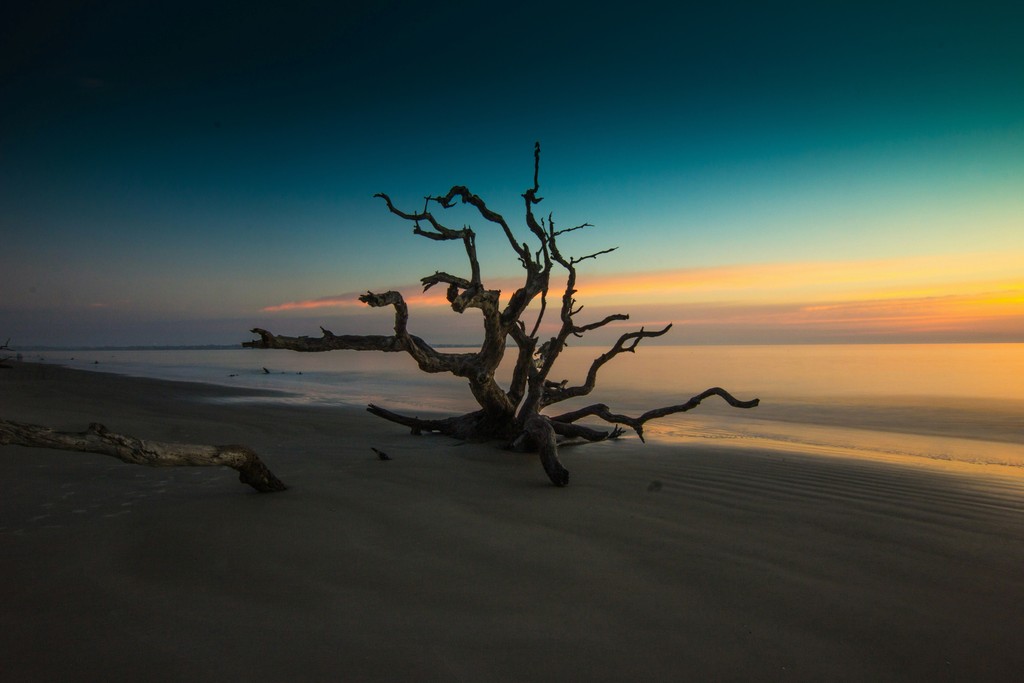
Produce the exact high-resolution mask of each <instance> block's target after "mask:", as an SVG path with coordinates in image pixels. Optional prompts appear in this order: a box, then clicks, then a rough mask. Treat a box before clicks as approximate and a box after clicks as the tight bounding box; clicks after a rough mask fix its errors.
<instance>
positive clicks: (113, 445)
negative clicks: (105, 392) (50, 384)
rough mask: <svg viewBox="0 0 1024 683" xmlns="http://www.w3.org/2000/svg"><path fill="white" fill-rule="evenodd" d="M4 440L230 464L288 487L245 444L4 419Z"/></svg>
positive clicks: (247, 478) (146, 458) (263, 481)
mask: <svg viewBox="0 0 1024 683" xmlns="http://www.w3.org/2000/svg"><path fill="white" fill-rule="evenodd" d="M0 444H3V445H7V444H11V445H15V446H28V447H30V448H56V449H60V450H65V451H81V452H85V453H99V454H101V455H109V456H111V457H114V458H117V459H118V460H121V461H122V462H126V463H128V464H131V465H148V466H150V467H204V466H205V467H219V466H223V467H230V468H232V469H234V470H237V471H238V479H239V481H241V482H242V483H243V484H248V485H249V486H251V487H253V488H254V489H256V490H257V491H261V492H271V491H284V490H285V489H286V488H287V487H286V486H285V485H284V484H283V483H282V482H281V480H280V479H278V478H277V477H276V476H274V474H273V472H271V471H270V470H269V469H268V468H267V466H266V465H264V464H263V461H262V460H260V458H259V456H258V455H256V453H255V452H254V451H253V450H252V449H250V448H246V447H245V446H238V445H229V446H207V445H195V444H182V443H161V442H158V441H143V440H142V439H138V438H136V437H134V436H127V435H125V434H115V433H114V432H111V431H108V430H107V428H106V427H104V426H103V425H101V424H99V423H95V422H94V423H92V424H90V425H89V428H88V429H87V430H86V431H84V432H58V431H55V430H53V429H50V428H49V427H42V426H40V425H33V424H27V423H24V422H11V421H9V420H0Z"/></svg>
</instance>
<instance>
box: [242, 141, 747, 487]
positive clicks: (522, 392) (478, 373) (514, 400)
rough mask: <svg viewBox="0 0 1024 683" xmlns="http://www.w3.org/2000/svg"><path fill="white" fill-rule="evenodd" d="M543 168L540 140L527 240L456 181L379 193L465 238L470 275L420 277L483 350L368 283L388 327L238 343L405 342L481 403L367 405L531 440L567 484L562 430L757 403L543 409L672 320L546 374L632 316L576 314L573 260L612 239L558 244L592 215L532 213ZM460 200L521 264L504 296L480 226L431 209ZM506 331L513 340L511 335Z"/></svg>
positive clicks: (340, 345) (437, 424)
mask: <svg viewBox="0 0 1024 683" xmlns="http://www.w3.org/2000/svg"><path fill="white" fill-rule="evenodd" d="M539 172H540V144H539V143H538V144H537V145H536V146H535V148H534V171H533V186H532V187H531V188H529V189H528V190H526V192H524V193H523V195H522V197H523V200H524V208H525V219H526V228H527V229H528V231H529V233H530V238H531V239H532V241H533V242H534V244H533V246H531V245H530V244H529V242H525V241H520V239H519V238H518V237H516V235H515V233H513V231H512V228H511V227H509V224H508V222H507V221H506V220H505V218H504V217H503V216H501V215H500V214H498V213H496V212H494V211H492V210H491V209H490V208H488V206H487V204H486V203H485V202H484V200H483V199H481V198H480V197H479V196H477V195H475V194H473V193H472V192H470V190H469V188H467V187H465V186H462V185H456V186H454V187H452V188H451V189H450V190H448V192H447V193H446V194H444V195H439V196H428V197H426V198H425V201H424V207H423V210H422V211H419V212H412V213H410V212H406V211H402V210H401V209H399V208H397V207H396V206H395V205H394V204H393V203H392V201H391V198H390V197H389V196H388V195H386V194H377V195H375V196H376V197H379V198H381V199H383V200H384V202H385V204H386V205H387V208H388V210H389V211H390V212H391V213H392V214H394V215H396V216H398V217H399V218H401V219H402V220H405V221H409V222H410V223H412V225H413V233H414V234H416V235H419V236H421V237H425V238H427V239H430V240H435V241H439V242H445V241H449V242H461V243H462V247H463V248H464V249H465V251H466V259H467V261H468V266H469V274H468V277H463V276H459V275H452V274H450V273H445V272H435V273H433V274H432V275H427V276H426V277H423V278H421V282H422V283H423V290H424V291H426V290H428V289H430V288H431V287H435V286H438V285H440V286H443V287H446V289H447V295H446V298H447V300H448V303H449V304H450V305H451V308H452V310H453V311H455V312H456V313H460V314H461V313H464V312H465V311H467V310H469V309H476V310H478V311H479V312H480V315H481V317H482V323H483V329H484V340H483V343H482V344H481V346H480V350H479V351H476V352H475V353H442V352H440V351H438V350H437V349H435V348H433V347H432V346H431V345H430V344H428V343H427V342H426V341H424V340H423V339H421V338H420V337H417V336H415V335H413V334H411V333H410V332H409V330H408V329H407V323H408V319H409V312H408V308H407V306H406V303H405V300H404V299H403V297H402V294H401V293H399V292H396V291H388V292H383V293H373V292H367V293H366V294H363V295H362V296H360V297H359V300H360V301H362V302H363V303H365V304H366V305H368V306H371V307H374V308H384V307H389V306H390V307H392V308H393V309H394V313H395V324H394V331H395V333H394V334H393V335H388V336H385V335H336V334H334V333H332V332H330V331H328V330H326V329H324V328H322V327H321V328H320V329H321V332H322V335H321V336H320V337H306V336H303V337H286V336H281V335H276V334H272V333H271V332H268V331H267V330H264V329H260V328H255V329H253V330H252V332H253V333H255V334H258V335H259V339H255V340H253V341H249V342H244V343H243V346H247V347H252V348H265V349H290V350H293V351H331V350H335V349H350V350H356V351H393V352H404V353H407V354H409V355H410V356H412V358H413V359H414V360H415V361H416V363H417V365H418V366H419V368H420V369H421V370H423V371H424V372H429V373H439V372H448V373H451V374H453V375H456V376H458V377H462V378H464V379H466V380H468V382H469V388H470V391H471V392H472V395H473V398H474V399H476V402H477V403H478V404H479V406H480V408H479V410H475V411H473V412H470V413H466V414H464V415H458V416H453V417H448V418H444V419H420V418H418V417H410V416H406V415H399V414H397V413H393V412H391V411H389V410H385V409H384V408H381V407H379V406H376V405H370V406H369V407H368V408H367V409H368V410H369V411H370V412H371V413H373V414H374V415H377V416H379V417H382V418H384V419H386V420H390V421H392V422H396V423H398V424H401V425H405V426H406V427H409V428H410V429H411V430H412V432H413V433H414V434H419V433H422V432H440V433H441V434H446V435H448V436H452V437H455V438H458V439H468V440H485V439H504V440H507V441H509V442H510V443H511V444H512V445H513V446H514V447H516V448H518V449H525V450H537V451H538V452H539V453H540V457H541V461H542V463H543V465H544V470H545V471H546V472H547V474H548V477H550V479H551V481H552V482H553V483H554V484H555V485H557V486H565V485H566V484H567V483H568V481H569V473H568V471H567V470H566V469H565V468H564V467H562V465H561V463H560V462H559V461H558V448H557V444H558V441H559V440H560V439H585V440H588V441H601V440H604V439H609V438H615V437H618V436H619V435H620V434H621V433H622V430H621V428H620V427H619V426H618V425H626V426H628V427H630V428H632V429H633V430H634V431H635V432H636V434H637V436H639V437H640V439H641V440H643V426H644V423H646V422H647V421H648V420H652V419H655V418H659V417H664V416H666V415H671V414H673V413H680V412H684V411H687V410H690V409H691V408H694V407H696V406H697V405H699V404H700V402H701V401H702V400H703V399H705V398H708V397H710V396H719V397H721V398H723V399H725V401H727V402H728V403H729V404H730V405H732V406H734V407H737V408H753V407H754V406H756V405H757V404H758V399H753V400H750V401H740V400H737V399H735V398H733V396H732V395H730V394H729V392H727V391H725V390H724V389H721V388H718V387H715V388H712V389H708V390H706V391H704V392H703V393H701V394H698V395H697V396H694V397H692V398H690V399H689V400H687V401H685V402H684V403H681V404H678V405H673V406H666V407H663V408H658V409H655V410H650V411H648V412H646V413H643V414H642V415H639V416H637V417H630V416H626V415H619V414H616V413H613V412H611V410H610V409H609V408H608V406H606V405H604V404H601V403H597V404H594V405H591V406H588V407H586V408H581V409H579V410H574V411H571V412H567V413H562V414H560V415H548V414H546V413H544V412H543V411H545V410H546V409H548V408H550V407H551V406H554V405H556V404H558V403H561V402H562V401H565V400H567V399H571V398H577V397H580V396H586V395H588V394H590V392H591V391H593V390H594V387H595V386H596V383H597V375H598V372H599V371H600V369H601V368H602V367H603V366H604V365H605V363H607V362H609V361H610V360H612V359H613V358H615V356H617V355H619V354H620V353H633V352H634V351H635V350H636V347H637V345H638V344H639V343H640V342H641V341H643V340H644V339H649V338H652V337H660V336H662V335H663V334H665V333H666V332H668V331H669V329H671V327H672V325H671V324H669V325H667V326H665V327H664V328H662V329H659V330H645V329H644V328H642V327H641V328H640V329H639V330H637V331H634V332H628V333H626V334H623V335H622V336H621V337H619V339H618V341H616V342H615V343H614V344H613V345H612V347H611V348H610V349H609V350H608V351H607V352H605V353H604V354H602V355H601V356H599V357H598V358H596V359H595V360H594V361H593V363H592V364H591V365H590V370H589V371H588V372H587V376H586V378H585V379H584V380H583V382H582V383H581V384H578V385H570V384H569V382H568V380H561V381H553V380H551V379H550V377H551V373H552V370H553V368H554V365H555V361H556V360H557V359H558V356H559V354H560V353H561V352H562V350H563V349H564V348H565V347H566V343H567V341H568V340H569V338H570V337H582V336H583V335H584V334H586V333H587V332H591V331H593V330H597V329H599V328H602V327H604V326H606V325H608V324H610V323H613V322H616V321H621V320H628V319H629V316H628V315H625V314H614V315H609V316H607V317H605V318H604V319H602V320H597V321H594V322H589V323H586V324H581V323H579V322H577V316H578V314H579V313H580V311H581V310H582V306H577V304H576V299H575V298H574V295H575V294H576V276H577V272H576V267H577V265H579V264H580V263H582V262H583V261H586V260H588V259H595V258H597V257H599V256H602V255H604V254H608V253H610V252H612V251H614V250H615V248H611V249H603V250H601V251H596V252H594V253H591V254H587V255H585V256H568V255H566V254H563V253H562V251H561V250H560V248H559V238H560V237H561V236H562V235H565V234H566V233H570V232H574V231H576V230H582V229H584V228H588V227H591V225H590V224H589V223H584V224H582V225H577V226H575V227H570V228H563V229H558V228H556V227H555V222H554V220H553V218H552V216H551V214H549V215H548V217H547V219H545V218H543V217H539V218H538V217H537V215H536V214H535V213H534V209H535V207H536V206H537V205H538V204H539V203H540V202H541V199H542V198H541V197H539V196H538V194H537V193H538V192H539V191H540V184H539ZM460 202H461V203H462V204H467V205H469V206H471V207H472V208H473V209H475V210H476V212H477V213H479V215H480V217H481V218H482V219H483V220H484V221H486V222H487V223H490V224H492V225H493V226H494V228H496V229H497V230H498V231H500V233H501V234H503V235H504V237H505V239H506V240H507V241H508V245H509V247H510V248H511V249H512V251H513V252H514V253H515V255H516V258H517V259H518V261H519V264H520V266H521V267H522V269H523V271H524V276H523V284H522V286H521V287H519V288H518V289H517V290H516V291H515V292H513V293H512V295H511V296H510V297H508V299H507V300H506V301H502V298H501V292H500V291H499V290H495V289H488V288H487V287H486V286H485V285H484V282H483V279H482V276H481V273H480V263H479V261H478V259H477V250H476V237H477V236H476V233H475V232H474V231H473V230H472V229H471V228H469V227H468V226H466V227H463V228H461V229H458V230H456V229H453V228H449V227H446V226H445V225H443V224H442V223H441V221H440V220H439V219H438V218H437V216H435V215H434V213H432V212H431V209H432V208H434V207H436V208H439V209H442V210H444V209H450V208H452V207H453V206H456V205H457V204H458V203H460ZM556 273H562V274H563V275H564V276H565V285H564V287H561V289H560V292H561V300H560V303H559V304H558V305H557V307H553V308H556V309H557V314H556V315H557V316H558V320H557V324H558V331H557V332H556V334H555V335H554V336H553V337H550V338H548V339H546V340H544V341H543V342H542V341H541V340H540V338H539V336H538V332H539V330H540V329H541V323H542V321H543V320H544V317H545V315H546V314H547V313H548V311H549V296H550V295H551V294H552V292H558V291H559V290H558V289H553V282H552V280H553V276H554V275H555V274H556ZM534 302H537V303H538V305H537V306H536V307H535V309H534V310H536V318H535V319H534V320H533V321H532V324H528V323H527V321H526V319H525V318H526V315H527V313H528V311H527V309H528V308H529V307H530V305H531V304H533V303H534ZM509 341H511V342H512V344H511V345H509ZM506 347H508V348H511V349H514V353H515V354H516V359H515V367H514V370H513V373H512V379H511V382H510V384H509V386H508V387H507V388H504V387H502V386H500V385H499V384H498V382H497V381H495V379H494V374H495V370H496V369H497V368H498V365H499V364H500V363H501V361H502V359H503V358H504V355H505V352H506ZM585 417H595V418H599V419H601V420H604V421H605V422H608V423H610V424H613V425H615V427H614V428H613V429H611V430H600V429H594V428H592V427H587V426H584V425H580V424H576V423H577V421H578V420H580V419H582V418H585Z"/></svg>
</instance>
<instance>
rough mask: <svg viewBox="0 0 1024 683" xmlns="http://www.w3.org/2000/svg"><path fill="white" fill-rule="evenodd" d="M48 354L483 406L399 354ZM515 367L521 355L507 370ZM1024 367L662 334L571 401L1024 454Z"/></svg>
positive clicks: (722, 424)
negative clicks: (669, 338) (675, 340)
mask: <svg viewBox="0 0 1024 683" xmlns="http://www.w3.org/2000/svg"><path fill="white" fill-rule="evenodd" d="M604 350H605V349H600V348H588V347H570V348H569V349H567V350H566V352H565V353H564V354H563V357H562V359H561V362H560V365H559V366H556V370H555V372H553V373H552V377H551V379H554V380H561V379H563V378H564V379H568V380H569V382H570V384H575V383H578V382H581V381H582V379H583V377H584V376H585V374H586V370H587V368H588V367H589V365H590V363H591V361H592V360H593V359H594V358H595V357H596V356H598V355H600V353H602V352H603V351H604ZM452 351H453V352H454V351H456V350H455V349H452ZM48 356H50V357H48V359H47V360H51V361H57V362H61V363H64V364H67V365H70V366H72V367H84V368H89V369H97V370H103V371H108V372H121V373H125V374H133V375H140V376H149V377H160V378H167V379H179V380H190V381H203V382H213V383H217V384H223V385H227V386H234V387H238V388H239V389H272V390H280V391H285V392H289V393H290V395H289V396H281V397H279V398H274V399H268V398H262V399H259V400H285V401H294V402H303V403H318V404H330V405H350V406H359V405H365V404H367V403H379V404H382V405H385V406H387V407H389V408H393V409H395V410H398V411H403V410H404V411H407V412H412V413H418V414H426V413H427V412H429V411H435V412H449V413H451V412H461V411H467V410H472V409H474V408H475V404H474V403H473V402H472V399H471V398H470V396H469V392H468V390H467V388H466V386H465V382H464V381H463V380H461V379H459V378H456V377H452V376H450V375H427V374H424V373H422V372H420V371H419V370H418V369H417V368H416V365H415V364H414V363H413V362H412V360H411V359H410V358H409V357H408V356H406V355H405V354H399V353H389V354H384V353H379V352H354V351H336V352H330V353H316V354H302V353H294V352H288V351H274V350H245V349H239V350H215V351H162V350H161V351H81V352H76V353H68V352H65V353H63V354H54V353H50V354H48ZM70 356H75V358H76V360H74V361H72V360H70ZM511 358H512V354H509V360H511ZM27 359H29V360H31V359H32V357H31V355H28V356H27ZM94 361H99V363H98V364H94ZM264 368H265V369H266V370H267V371H269V372H264ZM510 374H511V366H510V363H507V364H506V366H505V367H503V368H502V372H501V373H500V375H501V376H503V377H505V378H506V379H507V377H508V376H509V375H510ZM1021 377H1024V344H922V345H910V344H908V345H820V346H698V347H683V346H648V347H641V348H640V349H638V351H637V353H635V354H622V355H620V356H619V357H617V358H616V359H615V360H614V361H613V362H612V363H610V364H608V365H606V366H605V367H604V368H603V369H602V370H601V374H600V376H599V378H598V388H597V389H596V390H595V391H594V393H593V394H591V396H589V397H585V398H582V399H575V400H573V401H569V402H566V403H565V404H563V405H562V406H559V407H558V411H561V410H562V409H563V408H564V409H565V410H568V409H572V408H576V407H580V406H583V405H587V404H589V403H593V402H602V403H607V404H609V406H611V407H612V409H613V410H615V411H617V412H624V413H633V414H638V413H640V412H643V411H644V410H647V409H649V408H652V407H656V406H662V405H673V404H676V403H681V402H683V401H685V400H686V399H687V398H689V397H690V396H692V395H694V394H696V393H699V392H700V391H702V390H704V389H706V388H707V387H711V386H722V387H725V388H726V389H728V390H729V391H730V392H732V393H733V394H734V395H735V396H737V397H738V398H743V399H746V398H752V397H755V396H757V397H759V398H761V401H762V403H761V406H760V407H758V408H756V409H754V410H750V411H741V410H736V409H733V408H730V407H728V406H726V405H724V404H723V403H721V402H720V401H718V400H717V399H714V398H713V399H709V400H708V401H707V402H706V403H705V404H704V405H702V406H700V407H699V408H698V409H696V410H695V411H693V412H690V413H686V414H685V415H675V416H671V417H669V418H665V419H664V420H661V421H658V422H654V423H649V426H648V433H649V434H650V436H651V437H652V438H655V439H682V440H693V439H734V440H736V442H737V443H740V442H750V443H754V442H757V443H760V444H763V443H769V442H770V443H777V444H783V445H787V447H797V446H802V447H805V448H807V449H810V450H814V449H826V450H827V449H829V448H833V449H835V448H839V449H847V450H852V451H862V452H869V451H872V452H886V453H893V454H908V455H916V456H925V457H929V458H947V459H953V460H963V461H969V462H991V463H1008V464H1017V465H1021V466H1024V400H1022V399H1021V398H1018V385H1019V379H1020V378H1021ZM246 400H255V399H246ZM424 406H429V409H428V408H425V407H424Z"/></svg>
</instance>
